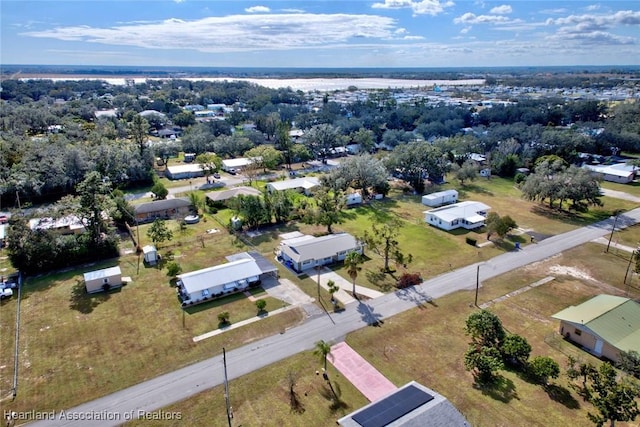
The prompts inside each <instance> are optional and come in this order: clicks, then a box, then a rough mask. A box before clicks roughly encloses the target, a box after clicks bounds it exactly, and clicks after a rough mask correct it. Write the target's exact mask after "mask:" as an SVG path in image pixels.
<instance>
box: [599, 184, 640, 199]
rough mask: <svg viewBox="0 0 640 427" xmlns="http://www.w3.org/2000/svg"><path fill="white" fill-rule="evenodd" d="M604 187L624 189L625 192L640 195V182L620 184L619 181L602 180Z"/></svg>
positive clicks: (617, 189)
mask: <svg viewBox="0 0 640 427" xmlns="http://www.w3.org/2000/svg"><path fill="white" fill-rule="evenodd" d="M600 186H601V187H602V188H607V189H609V190H616V191H622V192H624V193H629V194H631V195H634V196H636V197H640V182H630V183H629V184H619V183H617V182H608V181H602V182H601V183H600Z"/></svg>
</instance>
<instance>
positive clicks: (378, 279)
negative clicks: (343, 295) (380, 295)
mask: <svg viewBox="0 0 640 427" xmlns="http://www.w3.org/2000/svg"><path fill="white" fill-rule="evenodd" d="M365 276H366V277H367V280H368V281H369V283H371V284H373V285H375V286H377V287H378V288H380V290H381V291H382V292H389V291H390V290H391V289H393V288H394V287H395V282H394V281H393V280H392V278H391V277H390V276H388V275H387V274H386V273H384V272H382V271H380V270H378V269H374V270H366V271H365Z"/></svg>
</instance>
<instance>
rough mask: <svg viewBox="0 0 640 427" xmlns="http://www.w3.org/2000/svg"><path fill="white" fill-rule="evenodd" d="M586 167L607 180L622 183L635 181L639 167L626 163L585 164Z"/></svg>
mask: <svg viewBox="0 0 640 427" xmlns="http://www.w3.org/2000/svg"><path fill="white" fill-rule="evenodd" d="M584 167H585V168H586V169H589V170H590V171H591V172H592V173H594V174H595V175H599V176H600V177H601V178H602V179H603V180H605V181H610V182H618V183H620V184H628V183H630V182H633V180H634V178H635V177H636V169H637V167H636V166H633V165H629V164H626V163H618V164H615V165H602V166H600V165H599V166H593V165H585V166H584Z"/></svg>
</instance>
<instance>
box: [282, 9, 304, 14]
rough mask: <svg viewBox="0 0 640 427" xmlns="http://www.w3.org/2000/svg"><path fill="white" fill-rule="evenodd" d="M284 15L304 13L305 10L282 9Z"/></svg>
mask: <svg viewBox="0 0 640 427" xmlns="http://www.w3.org/2000/svg"><path fill="white" fill-rule="evenodd" d="M282 12H284V13H304V10H303V9H282Z"/></svg>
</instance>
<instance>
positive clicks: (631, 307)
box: [551, 295, 640, 362]
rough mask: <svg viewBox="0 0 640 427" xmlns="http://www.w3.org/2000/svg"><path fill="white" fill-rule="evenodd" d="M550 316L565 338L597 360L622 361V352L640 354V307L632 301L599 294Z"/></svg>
mask: <svg viewBox="0 0 640 427" xmlns="http://www.w3.org/2000/svg"><path fill="white" fill-rule="evenodd" d="M551 317H552V318H554V319H557V320H560V334H561V335H562V336H563V337H565V338H566V339H567V340H569V341H572V342H574V343H576V344H578V345H580V346H582V348H584V349H586V350H587V351H589V352H590V353H592V354H594V355H596V356H598V357H603V358H606V359H609V360H612V361H613V362H619V361H620V352H621V351H625V352H629V351H637V352H638V353H640V304H638V303H637V302H635V301H634V300H632V299H630V298H624V297H619V296H614V295H598V296H595V297H593V298H591V299H590V300H588V301H585V302H583V303H582V304H579V305H576V306H570V307H567V308H565V309H564V310H562V311H559V312H558V313H556V314H554V315H553V316H551Z"/></svg>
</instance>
